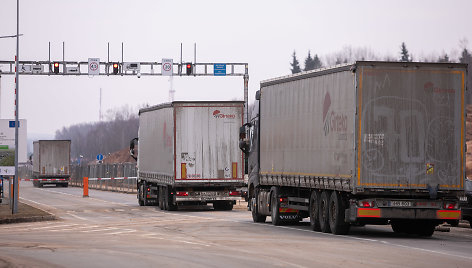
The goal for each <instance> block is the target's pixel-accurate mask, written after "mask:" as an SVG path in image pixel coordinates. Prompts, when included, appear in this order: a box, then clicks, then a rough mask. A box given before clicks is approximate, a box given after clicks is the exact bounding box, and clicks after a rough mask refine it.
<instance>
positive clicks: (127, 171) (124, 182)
mask: <svg viewBox="0 0 472 268" xmlns="http://www.w3.org/2000/svg"><path fill="white" fill-rule="evenodd" d="M136 174H137V169H136V164H135V163H120V164H97V165H87V166H78V165H73V166H71V179H70V183H69V185H71V186H77V187H83V183H84V181H83V178H84V177H88V178H120V179H111V180H89V183H88V185H89V188H90V189H98V190H104V191H115V192H125V193H136ZM130 177H131V178H130ZM132 177H134V178H132Z"/></svg>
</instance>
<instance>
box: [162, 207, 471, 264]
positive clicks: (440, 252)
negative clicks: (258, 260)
mask: <svg viewBox="0 0 472 268" xmlns="http://www.w3.org/2000/svg"><path fill="white" fill-rule="evenodd" d="M165 213H166V214H170V215H175V216H184V217H192V218H202V219H211V218H208V217H201V216H195V215H184V214H177V213H169V212H165ZM212 220H219V221H226V222H234V223H247V224H254V225H258V226H266V227H275V228H280V229H287V230H295V231H302V232H308V233H315V234H321V235H327V236H331V237H343V238H349V239H353V240H361V241H366V242H373V243H381V244H388V245H392V246H397V247H402V248H407V249H413V250H419V251H424V252H428V253H434V254H441V255H446V256H450V257H456V258H464V259H468V260H472V257H469V256H462V255H457V254H451V253H447V252H443V251H437V250H430V249H423V248H418V247H411V246H404V245H401V244H395V243H391V242H388V241H384V240H377V239H368V238H362V237H355V236H348V235H334V234H331V233H322V232H315V231H312V230H305V229H298V228H294V227H288V226H276V225H272V224H270V225H268V224H261V223H255V222H247V221H241V220H228V219H212Z"/></svg>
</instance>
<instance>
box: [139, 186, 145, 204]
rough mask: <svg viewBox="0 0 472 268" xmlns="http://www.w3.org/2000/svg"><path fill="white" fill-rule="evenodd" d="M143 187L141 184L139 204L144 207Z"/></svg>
mask: <svg viewBox="0 0 472 268" xmlns="http://www.w3.org/2000/svg"><path fill="white" fill-rule="evenodd" d="M143 192H144V191H143V185H142V184H139V186H138V204H139V205H140V206H144V199H143Z"/></svg>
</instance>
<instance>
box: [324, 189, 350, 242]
mask: <svg viewBox="0 0 472 268" xmlns="http://www.w3.org/2000/svg"><path fill="white" fill-rule="evenodd" d="M345 210H346V205H345V203H344V200H343V199H342V197H341V194H340V193H338V192H336V191H333V192H332V193H331V197H330V199H329V213H328V218H329V228H330V229H331V233H333V234H335V235H344V234H347V233H348V232H349V227H350V225H349V223H347V222H346V221H345V220H344V217H345V214H344V212H345Z"/></svg>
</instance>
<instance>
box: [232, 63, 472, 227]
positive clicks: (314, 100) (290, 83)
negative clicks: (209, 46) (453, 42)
mask: <svg viewBox="0 0 472 268" xmlns="http://www.w3.org/2000/svg"><path fill="white" fill-rule="evenodd" d="M466 77H467V65H465V64H455V63H418V62H374V61H372V62H370V61H357V62H355V63H352V64H345V65H338V66H335V67H332V68H324V69H317V70H313V71H307V72H302V73H299V74H293V75H289V76H284V77H278V78H274V79H269V80H265V81H262V82H261V84H260V90H258V91H257V92H256V101H255V104H254V110H253V112H252V115H251V118H250V122H248V123H246V124H245V125H244V126H243V127H242V128H241V129H240V142H239V144H240V148H241V150H242V151H243V152H245V153H246V154H247V157H248V173H249V182H248V188H249V200H250V203H249V207H250V210H251V213H252V219H253V221H254V222H265V221H266V217H267V216H270V217H271V220H272V224H275V225H279V224H290V223H291V222H297V221H300V220H302V219H304V218H309V219H310V226H311V228H312V229H313V230H315V231H322V232H326V233H327V232H331V233H333V234H347V233H348V232H349V229H350V227H351V226H356V225H358V226H363V225H365V224H391V227H392V229H393V231H394V232H398V233H407V234H415V235H421V236H431V235H433V233H434V230H435V227H436V226H437V225H438V224H441V223H443V222H455V221H457V220H458V219H460V218H461V212H460V208H459V207H458V201H459V200H458V196H460V195H462V193H463V188H464V178H465V150H466V147H465V133H466V131H465V109H464V105H465V103H464V95H465V91H466V81H465V80H466Z"/></svg>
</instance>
